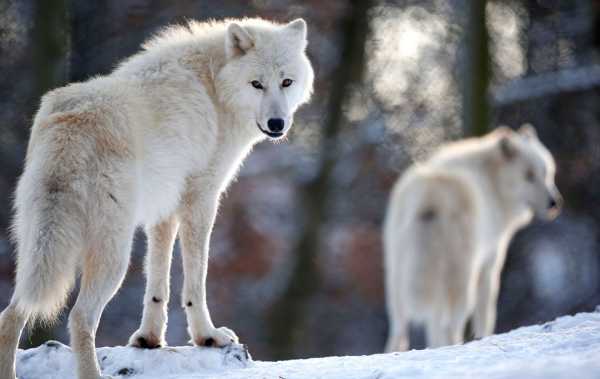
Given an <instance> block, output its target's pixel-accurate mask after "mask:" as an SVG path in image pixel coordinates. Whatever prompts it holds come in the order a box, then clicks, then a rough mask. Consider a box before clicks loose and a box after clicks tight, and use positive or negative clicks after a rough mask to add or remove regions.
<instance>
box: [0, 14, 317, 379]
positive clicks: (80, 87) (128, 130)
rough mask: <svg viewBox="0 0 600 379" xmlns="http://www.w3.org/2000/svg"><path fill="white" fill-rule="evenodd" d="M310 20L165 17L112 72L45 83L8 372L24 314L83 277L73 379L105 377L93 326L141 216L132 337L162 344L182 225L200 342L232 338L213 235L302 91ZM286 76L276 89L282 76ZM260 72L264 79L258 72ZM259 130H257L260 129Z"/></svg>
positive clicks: (4, 339)
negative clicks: (212, 274)
mask: <svg viewBox="0 0 600 379" xmlns="http://www.w3.org/2000/svg"><path fill="white" fill-rule="evenodd" d="M305 48H306V24H305V22H304V21H303V20H296V21H293V22H291V23H289V24H287V25H279V24H275V23H271V22H268V21H264V20H260V19H244V20H226V21H224V22H211V23H196V22H192V23H190V24H189V25H187V26H176V27H171V28H168V29H166V30H165V31H163V32H162V33H160V34H159V35H157V36H156V37H155V38H153V39H151V40H150V41H149V42H147V43H146V44H145V45H144V50H143V51H142V52H140V53H139V54H137V55H135V56H133V57H132V58H130V59H129V60H127V61H125V62H124V63H123V64H121V65H120V66H119V67H118V68H117V69H116V70H115V71H114V72H113V73H112V74H110V75H108V76H105V77H97V78H93V79H91V80H89V81H87V82H85V83H77V84H72V85H69V86H67V87H64V88H60V89H57V90H54V91H52V92H50V93H48V94H46V95H45V96H44V97H43V99H42V104H41V107H40V109H39V111H38V113H37V116H36V118H35V121H34V125H33V129H32V133H31V139H30V141H29V147H28V152H27V160H26V165H25V171H24V173H23V175H22V177H21V179H20V181H19V185H18V188H17V191H16V201H15V209H16V215H15V219H14V238H15V240H16V243H17V258H18V260H17V274H16V286H15V291H14V294H13V297H12V300H11V303H10V305H9V306H8V307H7V308H6V309H5V310H4V312H2V314H1V315H0V379H11V378H14V377H15V369H14V355H15V349H16V347H17V344H18V340H19V336H20V333H21V330H22V328H23V326H24V325H25V323H26V322H27V320H28V319H29V320H32V319H36V318H41V319H45V320H51V319H52V318H53V317H54V316H55V315H56V313H57V312H58V311H59V310H60V309H61V307H62V306H63V303H64V300H65V298H66V296H67V294H68V293H69V290H70V289H71V287H72V285H73V283H74V281H75V279H76V276H77V275H78V274H81V290H80V293H79V296H78V298H77V302H76V303H75V306H74V308H73V310H72V311H71V314H70V316H69V328H70V332H71V346H72V348H73V350H74V351H75V352H76V354H77V355H78V358H77V361H78V375H79V378H82V379H83V378H85V379H89V378H98V377H100V371H99V368H98V363H97V361H96V356H95V350H94V336H95V332H96V329H97V326H98V321H99V319H100V315H101V313H102V310H103V308H104V306H105V305H106V303H107V302H108V301H109V300H110V298H111V297H112V296H113V295H114V293H115V292H116V291H117V289H118V288H119V286H120V284H121V281H122V279H123V277H124V275H125V272H126V270H127V265H128V262H129V254H130V247H131V239H132V235H133V232H134V229H135V228H136V226H137V225H144V226H145V227H146V231H147V233H148V241H149V243H148V250H149V252H148V258H147V265H146V269H147V270H146V273H147V288H146V295H145V298H144V314H143V317H142V324H141V326H140V328H139V330H138V331H137V332H136V333H135V334H134V335H133V336H132V337H131V340H130V343H131V344H133V345H138V346H145V347H157V346H160V345H164V344H165V340H164V336H165V328H166V321H167V314H166V308H167V301H168V299H169V268H170V262H171V250H172V247H173V243H174V241H175V238H176V234H177V232H178V228H179V227H180V229H179V236H180V238H181V242H182V246H183V259H184V274H185V279H184V288H183V294H182V301H183V304H184V307H185V311H186V315H187V319H188V325H189V332H190V336H191V339H192V342H193V343H195V344H198V345H204V344H207V345H216V346H223V345H226V344H229V343H231V342H233V341H237V337H236V336H235V334H234V333H233V332H232V331H231V330H229V329H227V328H215V326H214V325H213V323H212V321H211V318H210V315H209V312H208V308H207V306H206V287H205V280H206V270H207V259H208V245H209V239H210V234H211V230H212V226H213V222H214V218H215V214H216V212H217V207H218V202H219V197H220V194H221V192H222V191H223V190H224V189H225V188H226V187H227V185H228V183H229V182H230V181H231V180H232V177H233V176H234V175H235V173H236V171H237V170H238V168H239V166H240V164H241V162H242V160H243V159H244V157H245V156H246V155H247V154H248V152H249V151H250V150H251V148H252V146H253V145H254V144H255V143H257V142H258V141H260V140H262V139H264V138H266V137H265V134H264V133H263V131H264V130H265V128H266V124H267V122H268V120H269V119H270V118H273V117H276V118H282V119H284V120H285V129H284V132H287V130H288V129H289V127H290V126H291V123H292V117H293V114H294V112H295V111H296V109H297V108H298V107H299V106H300V105H301V104H303V103H305V102H306V101H308V99H309V97H310V94H311V91H312V83H313V71H312V68H311V65H310V63H309V61H308V59H307V57H306V55H305ZM286 78H287V79H292V80H293V83H292V85H291V86H288V87H285V88H284V86H282V81H283V80H284V79H286ZM253 80H259V81H260V82H261V83H262V85H263V87H264V88H263V89H262V90H258V89H256V88H254V87H253V86H252V85H251V84H250V83H251V82H252V81H253ZM261 129H262V131H261Z"/></svg>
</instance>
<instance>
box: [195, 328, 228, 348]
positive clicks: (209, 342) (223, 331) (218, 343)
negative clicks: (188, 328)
mask: <svg viewBox="0 0 600 379" xmlns="http://www.w3.org/2000/svg"><path fill="white" fill-rule="evenodd" d="M238 342H239V338H238V336H237V335H236V334H235V333H234V332H233V330H231V329H229V328H226V327H224V326H223V327H220V328H214V329H213V330H212V331H210V332H209V333H207V334H206V335H203V336H200V337H195V338H194V344H195V345H196V346H207V347H224V346H228V345H231V344H234V343H238Z"/></svg>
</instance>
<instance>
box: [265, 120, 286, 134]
mask: <svg viewBox="0 0 600 379" xmlns="http://www.w3.org/2000/svg"><path fill="white" fill-rule="evenodd" d="M284 124H285V122H284V121H283V119H281V118H270V119H269V121H268V122H267V126H268V127H269V130H270V131H272V132H275V133H279V132H281V131H282V130H283V125H284Z"/></svg>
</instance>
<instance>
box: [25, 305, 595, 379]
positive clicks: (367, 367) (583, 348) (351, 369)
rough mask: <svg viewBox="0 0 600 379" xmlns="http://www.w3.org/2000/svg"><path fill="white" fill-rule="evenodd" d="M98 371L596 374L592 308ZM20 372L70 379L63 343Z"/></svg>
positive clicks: (140, 376)
mask: <svg viewBox="0 0 600 379" xmlns="http://www.w3.org/2000/svg"><path fill="white" fill-rule="evenodd" d="M97 352H98V358H99V360H100V364H101V366H102V371H103V373H104V374H107V375H113V376H115V377H126V378H132V379H154V378H165V379H207V378H223V379H234V378H235V379H242V378H244V379H271V378H272V379H308V378H310V379H316V378H327V379H338V378H339V379H342V378H343V379H359V378H360V379H392V378H449V377H472V378H486V379H493V378H565V379H567V378H568V379H571V378H576V379H585V378H600V313H599V312H596V313H580V314H577V315H575V316H565V317H561V318H558V319H557V320H555V321H552V322H548V323H546V324H543V325H535V326H529V327H523V328H519V329H516V330H514V331H512V332H510V333H506V334H500V335H495V336H491V337H488V338H484V339H483V340H480V341H475V342H471V343H468V344H466V345H462V346H448V347H443V348H439V349H427V350H413V351H410V352H405V353H393V354H377V355H371V356H361V357H329V358H314V359H304V360H291V361H281V362H255V361H252V359H251V358H250V356H249V355H248V353H247V351H246V350H245V348H244V347H243V346H241V345H235V346H231V347H227V348H223V349H216V348H197V347H167V348H163V349H156V350H143V349H136V348H129V347H114V348H108V347H105V348H100V349H97ZM17 376H18V377H19V378H20V379H50V378H61V379H68V378H75V375H74V361H73V356H72V353H71V350H70V349H69V347H67V346H65V345H63V344H60V343H58V342H49V343H46V344H45V345H42V346H40V347H38V348H35V349H30V350H19V352H18V356H17Z"/></svg>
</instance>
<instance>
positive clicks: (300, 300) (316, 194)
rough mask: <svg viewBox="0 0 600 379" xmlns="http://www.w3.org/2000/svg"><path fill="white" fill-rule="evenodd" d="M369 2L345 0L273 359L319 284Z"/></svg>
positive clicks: (287, 343) (273, 330) (293, 334)
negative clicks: (315, 164)
mask: <svg viewBox="0 0 600 379" xmlns="http://www.w3.org/2000/svg"><path fill="white" fill-rule="evenodd" d="M370 6H371V1H360V0H353V1H350V6H349V10H348V12H347V14H346V16H345V17H344V18H343V21H342V33H341V34H342V35H343V36H344V37H345V38H344V42H343V48H342V51H341V57H340V65H339V67H338V70H337V72H336V74H335V75H334V78H333V81H332V82H333V83H334V85H333V86H332V89H331V95H330V98H329V105H328V113H327V114H328V116H327V120H326V123H325V126H324V128H323V135H322V138H321V148H320V165H319V168H318V171H317V173H316V175H315V177H314V178H313V179H312V180H310V181H309V182H308V183H306V185H304V186H303V188H302V189H301V196H300V201H301V206H300V207H299V209H301V210H303V214H302V215H301V220H302V228H301V230H300V232H299V238H298V242H297V244H296V246H295V247H294V249H293V250H292V252H293V255H294V257H295V258H296V264H295V267H294V269H293V272H292V274H291V277H290V280H289V283H288V285H287V287H286V289H285V291H284V292H283V294H282V295H281V297H280V298H279V300H278V301H276V302H275V304H274V305H273V306H272V309H271V314H270V315H269V318H268V325H269V328H270V341H269V342H270V344H271V350H272V351H273V355H274V356H273V358H274V359H283V358H287V359H289V358H292V357H293V356H294V347H295V346H297V345H298V343H299V341H300V340H301V339H302V338H305V336H304V335H303V331H304V329H305V327H306V320H305V318H306V315H307V312H310V309H308V308H309V301H310V300H311V298H312V296H313V295H314V294H315V293H316V292H317V291H318V289H319V287H320V274H319V268H318V265H317V259H318V252H319V251H320V249H321V247H322V242H323V238H322V229H323V225H324V224H325V222H326V216H327V212H326V211H327V203H328V202H329V199H330V197H331V193H332V187H333V185H334V184H333V178H332V170H333V168H334V166H335V164H336V161H337V155H338V151H339V140H338V135H339V133H340V130H341V129H342V126H343V123H344V118H343V109H342V107H343V105H344V104H345V102H346V101H347V99H348V97H349V95H350V91H351V88H352V85H353V84H357V83H358V82H359V81H360V80H361V77H362V72H363V67H364V61H365V43H366V39H367V35H368V32H369V22H368V21H369V20H368V17H367V12H368V10H369V8H370Z"/></svg>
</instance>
